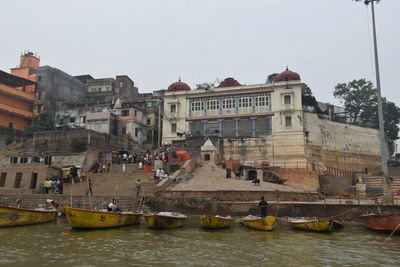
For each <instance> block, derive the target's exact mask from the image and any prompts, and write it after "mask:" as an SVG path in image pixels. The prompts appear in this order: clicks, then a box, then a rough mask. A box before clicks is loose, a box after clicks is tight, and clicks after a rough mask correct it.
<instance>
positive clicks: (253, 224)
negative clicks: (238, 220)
mask: <svg viewBox="0 0 400 267" xmlns="http://www.w3.org/2000/svg"><path fill="white" fill-rule="evenodd" d="M276 221H277V219H276V217H275V216H267V217H265V218H262V219H243V220H242V223H243V225H244V226H246V227H247V228H251V229H256V230H262V231H272V230H274V228H275V225H276Z"/></svg>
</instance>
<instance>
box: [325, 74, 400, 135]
mask: <svg viewBox="0 0 400 267" xmlns="http://www.w3.org/2000/svg"><path fill="white" fill-rule="evenodd" d="M333 95H334V96H335V97H336V98H339V99H340V100H341V103H344V106H345V110H346V112H347V113H348V114H350V118H351V119H352V122H353V124H361V123H362V124H363V125H367V126H368V127H372V128H376V129H378V128H379V119H378V100H377V91H376V89H375V88H373V87H372V83H371V82H370V81H366V80H365V79H360V80H354V81H352V82H349V83H347V84H345V83H339V84H337V85H336V87H335V91H334V92H333ZM382 109H383V120H384V129H385V133H386V135H387V136H389V138H390V139H391V140H396V139H399V136H398V131H399V127H398V126H397V124H399V123H400V108H399V107H397V106H396V104H395V103H393V102H390V101H388V100H387V99H386V98H385V97H383V98H382Z"/></svg>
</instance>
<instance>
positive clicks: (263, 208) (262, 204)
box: [258, 196, 268, 218]
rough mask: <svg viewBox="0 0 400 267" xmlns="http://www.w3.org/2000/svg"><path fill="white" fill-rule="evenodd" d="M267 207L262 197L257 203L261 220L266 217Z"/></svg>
mask: <svg viewBox="0 0 400 267" xmlns="http://www.w3.org/2000/svg"><path fill="white" fill-rule="evenodd" d="M267 206H268V202H267V201H266V200H265V199H264V196H262V197H261V200H260V202H258V208H259V209H260V215H261V218H265V217H267Z"/></svg>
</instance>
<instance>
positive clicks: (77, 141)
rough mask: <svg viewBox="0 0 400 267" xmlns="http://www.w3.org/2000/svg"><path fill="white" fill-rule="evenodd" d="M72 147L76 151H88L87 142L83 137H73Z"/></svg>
mask: <svg viewBox="0 0 400 267" xmlns="http://www.w3.org/2000/svg"><path fill="white" fill-rule="evenodd" d="M70 147H71V151H72V152H76V153H79V152H83V151H86V148H87V147H86V142H85V140H84V139H82V138H73V139H72V140H71V144H70Z"/></svg>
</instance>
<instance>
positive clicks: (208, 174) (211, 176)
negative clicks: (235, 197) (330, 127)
mask: <svg viewBox="0 0 400 267" xmlns="http://www.w3.org/2000/svg"><path fill="white" fill-rule="evenodd" d="M192 175H193V178H192V179H191V180H189V181H188V182H187V183H180V184H178V185H176V186H175V187H174V188H172V189H171V191H218V190H230V191H275V190H279V191H285V192H306V191H304V190H301V189H296V188H293V187H290V186H287V185H279V184H273V183H267V182H263V181H261V182H260V185H259V186H258V185H254V184H253V183H252V182H251V181H245V180H238V179H235V178H229V179H227V178H225V177H226V172H225V170H224V169H222V168H220V167H204V166H203V167H199V168H197V169H196V170H195V172H194V173H193V174H192ZM233 177H234V175H233Z"/></svg>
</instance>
